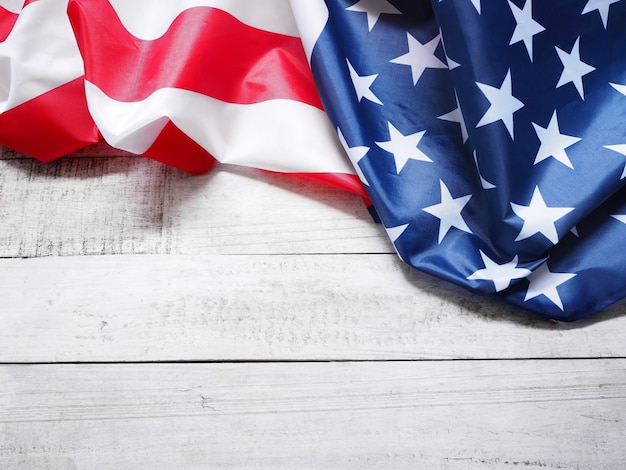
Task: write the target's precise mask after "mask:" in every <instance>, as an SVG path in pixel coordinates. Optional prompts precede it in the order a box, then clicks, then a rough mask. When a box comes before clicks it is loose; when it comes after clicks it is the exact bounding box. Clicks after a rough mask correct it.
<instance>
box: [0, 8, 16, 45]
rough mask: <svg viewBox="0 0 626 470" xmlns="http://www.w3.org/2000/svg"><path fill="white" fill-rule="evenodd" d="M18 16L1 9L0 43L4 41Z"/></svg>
mask: <svg viewBox="0 0 626 470" xmlns="http://www.w3.org/2000/svg"><path fill="white" fill-rule="evenodd" d="M17 17H18V15H17V14H16V13H12V12H10V11H8V10H6V9H4V8H2V7H0V42H2V41H4V40H5V39H6V38H7V36H8V35H9V33H10V32H11V30H12V29H13V25H15V22H16V21H17Z"/></svg>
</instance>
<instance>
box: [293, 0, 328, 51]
mask: <svg viewBox="0 0 626 470" xmlns="http://www.w3.org/2000/svg"><path fill="white" fill-rule="evenodd" d="M291 8H292V9H293V16H294V18H295V19H296V24H297V25H298V30H299V31H300V37H301V38H302V43H303V45H304V50H305V51H306V55H307V58H308V59H309V63H310V62H311V54H312V53H313V47H314V46H315V43H316V42H317V39H318V38H319V37H320V34H322V30H323V29H324V28H325V27H326V23H327V22H328V16H329V13H328V7H327V6H326V4H325V3H324V0H291Z"/></svg>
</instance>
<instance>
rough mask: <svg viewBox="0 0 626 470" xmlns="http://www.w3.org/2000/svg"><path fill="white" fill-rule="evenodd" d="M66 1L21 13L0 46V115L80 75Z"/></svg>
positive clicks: (52, 0)
mask: <svg viewBox="0 0 626 470" xmlns="http://www.w3.org/2000/svg"><path fill="white" fill-rule="evenodd" d="M66 9H67V0H41V1H38V2H34V3H31V4H29V5H28V6H27V7H26V8H24V10H23V11H22V12H21V13H20V16H19V17H18V19H17V22H16V23H15V26H14V28H13V30H12V31H11V34H9V37H8V38H7V39H6V41H4V42H3V43H0V112H4V111H6V110H8V109H11V108H14V107H15V106H17V105H20V104H22V103H24V102H26V101H28V100H31V99H33V98H35V97H37V96H39V95H41V94H42V93H45V92H47V91H50V90H51V89H53V88H56V87H58V86H60V85H63V84H65V83H67V82H69V81H71V80H74V79H75V78H78V77H80V76H82V75H83V61H82V59H81V57H80V53H79V51H78V46H77V44H76V39H75V38H74V33H73V31H72V27H71V26H70V22H69V19H68V17H67V13H66Z"/></svg>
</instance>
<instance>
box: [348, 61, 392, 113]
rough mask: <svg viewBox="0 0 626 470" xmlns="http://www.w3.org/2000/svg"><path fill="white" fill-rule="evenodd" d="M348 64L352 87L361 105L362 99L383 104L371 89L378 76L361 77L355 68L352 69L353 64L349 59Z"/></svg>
mask: <svg viewBox="0 0 626 470" xmlns="http://www.w3.org/2000/svg"><path fill="white" fill-rule="evenodd" d="M346 62H347V63H348V69H349V70H350V78H351V79H352V85H353V86H354V91H355V93H356V96H357V98H358V99H359V103H360V102H361V99H363V98H365V99H366V100H370V101H371V102H372V103H376V104H383V103H382V102H381V101H380V100H379V99H378V97H377V96H376V95H375V94H374V92H373V91H372V90H371V89H370V87H371V86H372V83H374V80H376V77H378V74H374V75H359V74H358V73H356V70H354V67H352V64H351V63H350V61H349V60H348V59H346Z"/></svg>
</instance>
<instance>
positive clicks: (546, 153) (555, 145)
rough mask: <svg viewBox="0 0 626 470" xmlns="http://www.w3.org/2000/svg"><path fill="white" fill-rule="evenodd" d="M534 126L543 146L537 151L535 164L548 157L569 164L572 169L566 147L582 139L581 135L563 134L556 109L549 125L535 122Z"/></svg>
mask: <svg viewBox="0 0 626 470" xmlns="http://www.w3.org/2000/svg"><path fill="white" fill-rule="evenodd" d="M533 127H534V128H535V132H536V133H537V137H539V140H540V141H541V146H540V147H539V150H538V151H537V156H536V157H535V163H534V164H535V165H536V164H537V163H539V162H542V161H544V160H545V159H546V158H548V157H553V158H554V159H556V160H558V161H560V162H561V163H562V164H563V165H565V166H568V167H569V168H571V169H572V170H573V169H574V166H573V165H572V162H571V161H570V159H569V158H568V156H567V153H565V149H566V148H567V147H569V146H570V145H574V144H575V143H576V142H578V141H580V140H582V139H581V138H580V137H572V136H569V135H565V134H561V131H560V130H559V122H558V120H557V117H556V111H554V113H552V118H551V119H550V123H549V124H548V127H545V128H544V127H541V126H539V125H537V124H535V123H534V122H533Z"/></svg>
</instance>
